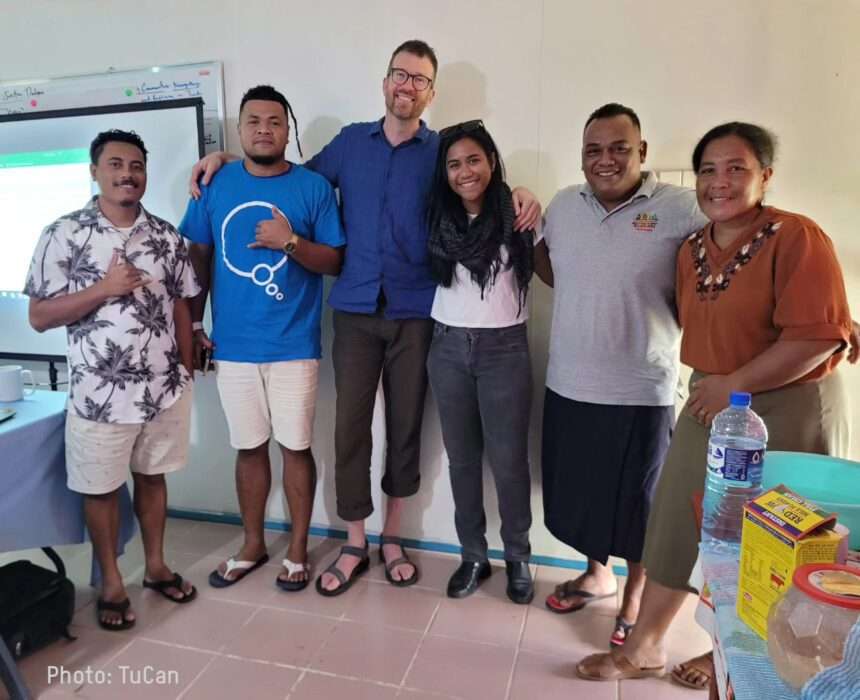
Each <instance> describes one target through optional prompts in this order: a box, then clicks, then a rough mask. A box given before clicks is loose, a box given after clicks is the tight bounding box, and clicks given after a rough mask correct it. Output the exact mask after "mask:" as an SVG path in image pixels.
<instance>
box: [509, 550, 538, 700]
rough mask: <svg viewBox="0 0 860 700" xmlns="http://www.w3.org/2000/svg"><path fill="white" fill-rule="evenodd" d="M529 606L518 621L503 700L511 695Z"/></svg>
mask: <svg viewBox="0 0 860 700" xmlns="http://www.w3.org/2000/svg"><path fill="white" fill-rule="evenodd" d="M537 577H538V567H535V575H534V580H535V581H537ZM532 585H534V583H532ZM531 607H532V606H531V605H527V606H526V610H525V615H523V621H522V622H521V623H520V633H519V635H517V644H516V646H515V647H514V658H513V661H512V662H511V671H510V673H509V674H508V684H507V687H506V688H505V700H510V697H511V690H512V689H513V685H514V672H515V671H516V669H517V661H518V660H519V658H520V645H521V644H522V643H523V637H524V636H525V634H526V623H527V622H528V619H529V614H530V613H531Z"/></svg>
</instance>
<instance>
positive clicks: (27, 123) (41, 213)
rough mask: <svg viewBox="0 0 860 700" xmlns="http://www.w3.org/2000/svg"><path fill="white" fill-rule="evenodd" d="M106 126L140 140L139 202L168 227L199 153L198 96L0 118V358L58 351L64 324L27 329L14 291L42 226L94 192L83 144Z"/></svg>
mask: <svg viewBox="0 0 860 700" xmlns="http://www.w3.org/2000/svg"><path fill="white" fill-rule="evenodd" d="M108 129H122V130H124V131H134V132H136V133H137V134H139V135H140V137H141V138H142V139H143V142H144V144H145V145H146V149H147V151H148V152H149V154H148V157H147V176H148V181H147V186H146V194H145V195H144V197H143V206H145V207H146V208H147V210H149V211H150V212H151V213H153V214H155V215H156V216H160V217H161V218H163V219H166V220H167V221H169V222H171V223H172V224H174V225H178V224H179V221H180V219H181V218H182V214H183V212H184V211H185V206H186V204H187V202H188V187H187V182H188V174H189V172H190V171H191V166H192V165H194V163H195V162H196V161H197V160H198V159H199V158H200V157H201V156H202V155H203V103H202V100H200V99H199V98H198V99H184V100H169V101H164V102H153V103H147V104H132V105H113V106H109V107H87V108H81V109H67V110H57V111H51V112H31V113H28V114H13V115H8V116H2V117H0V236H2V241H3V248H2V249H3V254H2V255H0V355H3V354H6V355H17V356H26V355H32V356H34V357H35V356H41V357H48V356H65V354H66V332H65V329H63V328H57V329H54V330H52V331H48V332H46V333H42V334H39V333H36V332H35V331H34V330H33V329H32V328H31V327H30V324H29V321H28V319H27V306H28V302H29V300H28V298H27V297H26V296H24V295H23V294H21V290H22V289H23V288H24V282H25V281H26V276H27V269H28V268H29V265H30V258H31V257H32V255H33V250H34V249H35V247H36V241H37V240H38V238H39V235H40V234H41V232H42V229H44V228H45V226H47V225H48V224H50V223H51V222H52V221H54V220H55V219H57V218H58V217H60V216H62V215H63V214H68V213H69V212H73V211H76V210H78V209H81V208H82V207H83V206H84V205H85V204H86V203H87V201H88V200H89V198H90V197H92V195H94V194H98V187H97V185H96V183H94V182H93V181H92V178H91V177H90V169H89V163H90V159H89V145H90V142H91V141H92V140H93V138H95V136H96V134H98V133H99V132H101V131H107V130H108Z"/></svg>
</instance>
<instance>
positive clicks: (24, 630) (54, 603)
mask: <svg viewBox="0 0 860 700" xmlns="http://www.w3.org/2000/svg"><path fill="white" fill-rule="evenodd" d="M42 551H43V552H45V554H46V555H47V556H48V558H49V559H50V560H51V561H52V562H53V563H54V566H56V567H57V570H56V571H49V570H48V569H45V568H43V567H41V566H36V564H34V563H33V562H30V561H26V560H23V559H22V560H19V561H13V562H12V563H11V564H6V565H5V566H0V637H2V638H3V641H4V642H6V646H7V647H9V651H10V652H12V656H14V657H16V658H21V657H22V656H26V655H27V654H30V653H31V652H33V651H36V650H37V649H40V648H41V647H43V646H45V645H46V644H50V643H51V642H53V641H55V640H57V639H59V638H60V637H65V638H66V639H74V637H72V636H71V635H70V634H69V624H70V623H71V621H72V616H73V615H74V614H75V585H74V584H73V583H72V582H71V581H70V580H69V579H68V578H66V567H65V566H63V560H62V559H60V557H59V556H58V555H57V553H56V552H55V551H54V550H53V549H51V548H50V547H43V548H42Z"/></svg>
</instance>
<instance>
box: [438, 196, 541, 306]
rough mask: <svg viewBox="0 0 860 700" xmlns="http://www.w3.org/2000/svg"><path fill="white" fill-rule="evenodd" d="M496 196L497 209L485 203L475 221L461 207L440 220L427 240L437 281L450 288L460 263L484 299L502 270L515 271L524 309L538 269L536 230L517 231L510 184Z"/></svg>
mask: <svg viewBox="0 0 860 700" xmlns="http://www.w3.org/2000/svg"><path fill="white" fill-rule="evenodd" d="M496 197H497V201H496V202H495V203H494V204H495V205H496V206H488V205H489V204H490V203H488V202H487V201H485V202H484V206H483V207H482V211H481V213H480V214H478V216H477V217H475V218H474V219H472V220H471V221H469V219H468V217H467V215H466V212H465V210H464V209H462V208H459V207H458V210H457V211H454V212H446V213H444V214H443V215H442V216H441V217H439V221H438V223H437V224H436V225H435V226H433V227H432V228H431V230H430V236H429V238H428V240H427V248H428V251H429V253H430V262H431V267H432V269H433V272H434V275H435V276H436V278H437V280H438V281H439V282H440V283H441V284H442V285H443V286H445V287H450V286H451V281H452V279H453V272H454V266H455V265H456V264H457V263H460V264H461V265H462V266H463V267H465V268H466V269H467V270H468V271H469V273H470V274H471V277H472V280H474V282H475V283H476V284H478V285H479V286H480V287H481V298H483V296H484V292H486V290H487V287H488V285H489V286H491V285H492V284H493V283H495V281H496V276H497V275H498V274H499V270H501V269H503V268H504V269H510V268H513V270H514V276H515V277H516V280H517V286H518V288H519V306H520V308H522V306H523V304H524V303H525V298H526V293H527V292H528V286H529V281H530V280H531V277H532V272H533V270H534V235H533V231H526V232H519V233H518V232H516V231H514V219H515V218H516V217H515V215H514V205H513V201H512V199H511V190H510V188H509V187H508V186H507V185H506V184H504V183H502V186H501V187H499V188H498V189H497V190H496ZM502 246H505V247H506V248H507V250H508V261H507V264H503V263H502V259H501V247H502Z"/></svg>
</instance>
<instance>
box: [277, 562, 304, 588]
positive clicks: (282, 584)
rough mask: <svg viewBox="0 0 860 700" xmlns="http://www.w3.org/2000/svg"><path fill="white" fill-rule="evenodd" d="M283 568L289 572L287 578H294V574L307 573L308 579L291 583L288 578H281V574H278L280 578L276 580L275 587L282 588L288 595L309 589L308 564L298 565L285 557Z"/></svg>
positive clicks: (301, 563)
mask: <svg viewBox="0 0 860 700" xmlns="http://www.w3.org/2000/svg"><path fill="white" fill-rule="evenodd" d="M282 565H283V567H284V568H285V569H286V570H287V576H292V575H293V574H300V573H306V574H307V575H308V577H307V578H303V579H301V580H300V581H290V580H289V579H288V578H287V579H283V578H281V574H278V577H277V578H276V579H275V585H276V586H277V587H278V588H280V589H281V590H282V591H287V593H297V592H298V591H303V590H304V589H305V588H307V587H308V584H309V583H310V580H311V579H310V569H308V563H307V562H306V561H305V562H300V563H298V564H297V563H296V562H294V561H290V560H289V559H287V558H286V557H284V561H283V562H282Z"/></svg>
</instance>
